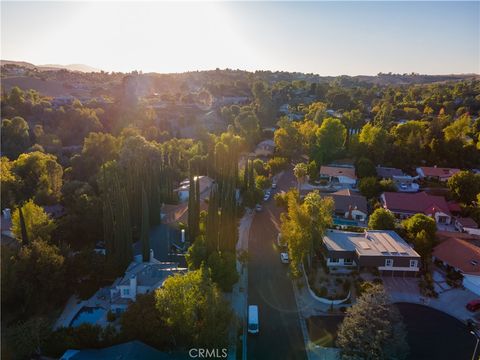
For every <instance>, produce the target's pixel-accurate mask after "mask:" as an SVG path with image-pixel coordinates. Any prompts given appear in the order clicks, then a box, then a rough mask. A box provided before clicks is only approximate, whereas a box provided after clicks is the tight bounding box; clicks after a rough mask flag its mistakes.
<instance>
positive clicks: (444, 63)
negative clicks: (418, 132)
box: [1, 1, 480, 75]
mask: <svg viewBox="0 0 480 360" xmlns="http://www.w3.org/2000/svg"><path fill="white" fill-rule="evenodd" d="M1 58H2V59H6V60H18V61H28V62H31V63H34V64H36V65H42V64H64V65H65V64H87V65H90V66H93V67H95V68H98V69H102V70H105V71H123V72H127V71H132V70H141V71H143V72H153V71H154V72H161V73H170V72H183V71H195V70H209V69H215V68H221V69H224V68H230V69H242V70H249V71H254V70H272V71H277V70H279V71H299V72H306V73H316V74H320V75H342V74H344V75H374V74H377V73H379V72H384V73H386V72H393V73H411V72H416V73H421V74H452V73H477V74H478V73H480V2H479V1H476V2H448V1H440V2H434V1H429V2H393V1H376V2H362V1H355V2H345V1H334V2H208V3H207V2H193V3H191V2H190V3H189V2H141V3H140V2H114V1H108V2H58V1H57V2H5V1H1Z"/></svg>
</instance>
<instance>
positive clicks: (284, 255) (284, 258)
mask: <svg viewBox="0 0 480 360" xmlns="http://www.w3.org/2000/svg"><path fill="white" fill-rule="evenodd" d="M280 260H281V261H282V263H284V264H288V263H289V262H290V261H289V259H288V253H286V252H282V253H280Z"/></svg>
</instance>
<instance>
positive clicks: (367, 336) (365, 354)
mask: <svg viewBox="0 0 480 360" xmlns="http://www.w3.org/2000/svg"><path fill="white" fill-rule="evenodd" d="M337 346H338V347H339V348H340V352H341V358H342V359H345V360H359V359H372V360H403V359H406V357H407V355H408V344H407V341H406V330H405V325H404V324H403V322H402V318H401V315H400V313H399V311H398V309H397V308H396V307H395V305H392V304H391V303H390V299H389V298H388V296H387V294H386V292H385V290H384V289H383V287H382V286H381V285H374V284H372V286H370V287H369V288H367V289H366V291H365V292H364V293H363V294H362V296H360V297H359V298H358V301H357V303H356V304H355V305H353V306H352V307H350V308H349V309H348V310H347V315H346V317H345V319H344V320H343V322H342V324H341V325H340V328H339V330H338V337H337Z"/></svg>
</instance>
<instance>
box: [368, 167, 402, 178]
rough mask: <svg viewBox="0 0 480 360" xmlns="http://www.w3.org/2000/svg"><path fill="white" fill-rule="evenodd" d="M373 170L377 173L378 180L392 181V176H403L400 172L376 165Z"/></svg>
mask: <svg viewBox="0 0 480 360" xmlns="http://www.w3.org/2000/svg"><path fill="white" fill-rule="evenodd" d="M375 170H376V171H377V176H378V177H379V178H380V179H392V177H393V176H403V175H405V174H404V173H403V171H402V170H400V169H397V168H391V167H384V166H380V165H378V166H377V167H376V168H375Z"/></svg>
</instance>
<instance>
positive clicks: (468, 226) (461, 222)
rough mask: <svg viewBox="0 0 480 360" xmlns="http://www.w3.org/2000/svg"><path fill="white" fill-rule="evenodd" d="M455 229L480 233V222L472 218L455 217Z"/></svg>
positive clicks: (469, 232)
mask: <svg viewBox="0 0 480 360" xmlns="http://www.w3.org/2000/svg"><path fill="white" fill-rule="evenodd" d="M455 229H457V230H458V231H460V232H465V233H468V234H470V235H480V229H479V228H478V224H477V223H476V222H475V220H473V219H472V218H469V217H467V218H462V217H459V218H456V219H455Z"/></svg>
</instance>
